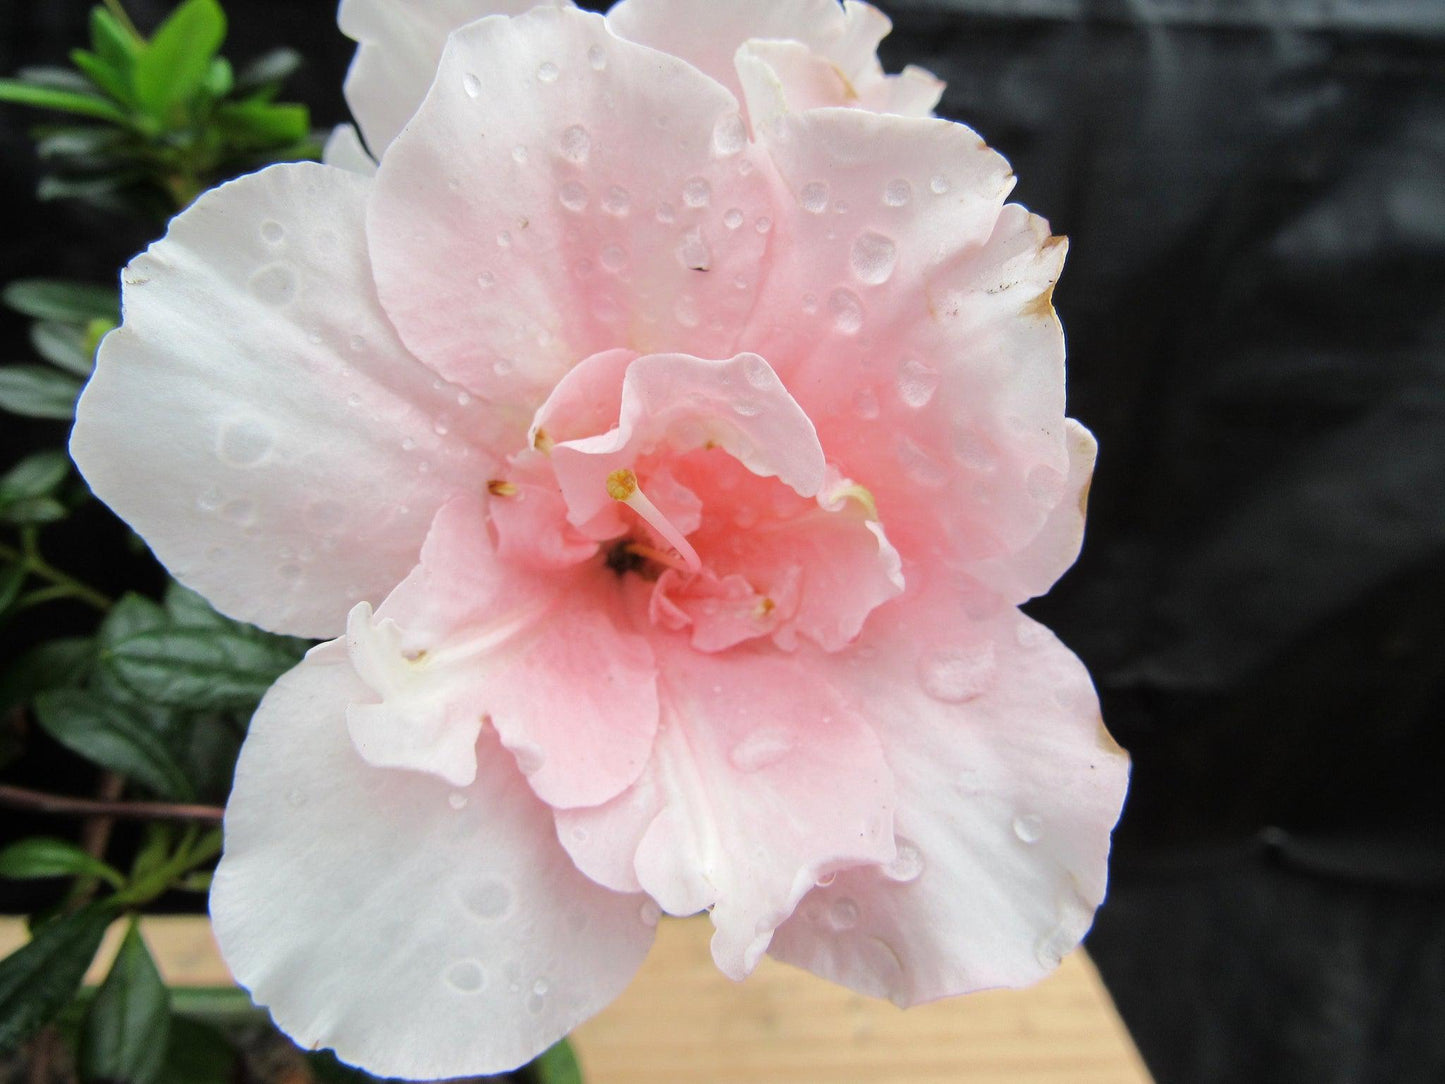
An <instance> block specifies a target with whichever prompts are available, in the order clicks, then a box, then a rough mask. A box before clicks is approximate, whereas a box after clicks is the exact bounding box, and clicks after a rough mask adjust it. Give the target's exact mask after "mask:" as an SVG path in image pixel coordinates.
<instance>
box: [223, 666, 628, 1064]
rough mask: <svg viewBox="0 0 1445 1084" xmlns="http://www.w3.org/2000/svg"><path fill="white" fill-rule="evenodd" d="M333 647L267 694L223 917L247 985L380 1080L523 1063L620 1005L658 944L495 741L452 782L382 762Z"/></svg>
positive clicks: (229, 860)
mask: <svg viewBox="0 0 1445 1084" xmlns="http://www.w3.org/2000/svg"><path fill="white" fill-rule="evenodd" d="M338 648H339V645H335V644H329V645H326V646H325V647H323V648H321V649H318V650H317V651H314V652H313V653H312V654H311V655H310V656H308V658H307V659H306V661H304V662H303V663H302V664H301V665H300V666H299V667H297V668H296V669H295V670H293V671H292V672H291V673H290V674H288V675H287V676H286V677H284V678H282V679H281V681H280V682H279V683H278V684H277V685H276V686H275V688H273V689H272V690H271V692H270V693H268V694H267V696H266V699H265V700H264V701H263V702H262V705H261V709H260V711H259V712H258V713H257V715H256V717H255V719H254V720H253V721H252V723H251V730H250V736H249V737H248V738H247V740H246V744H245V747H244V748H243V750H242V752H241V759H240V763H239V765H238V767H237V772H236V782H235V789H234V790H233V791H232V793H231V799H230V804H229V806H228V807H227V810H226V853H225V856H224V858H223V859H222V861H221V865H220V868H219V870H218V871H217V873H216V879H215V886H214V888H213V890H212V893H211V918H212V921H213V923H214V926H215V931H216V936H217V939H218V941H219V942H220V945H221V950H222V952H223V954H224V955H225V958H226V961H227V963H228V964H229V965H230V967H231V970H232V972H233V973H234V974H235V976H236V978H237V981H239V982H240V983H241V984H242V985H243V986H245V987H246V988H247V989H249V990H250V991H251V993H252V996H253V997H255V999H256V1000H257V1002H258V1003H260V1004H262V1005H265V1006H267V1007H268V1008H269V1009H270V1011H271V1014H272V1016H273V1017H274V1018H275V1020H276V1023H277V1025H278V1026H279V1027H280V1028H281V1029H282V1030H283V1031H285V1032H286V1033H287V1034H288V1035H290V1036H291V1037H292V1038H293V1039H294V1040H295V1041H296V1042H297V1043H298V1044H299V1045H300V1046H301V1047H302V1048H315V1047H319V1046H329V1047H332V1048H334V1049H335V1050H336V1052H337V1054H338V1056H339V1057H340V1058H341V1059H342V1060H343V1061H345V1062H348V1063H350V1064H355V1065H360V1066H362V1067H364V1068H365V1069H366V1070H367V1071H368V1072H371V1073H375V1074H377V1075H379V1076H384V1077H404V1078H406V1079H408V1080H417V1079H423V1080H433V1079H437V1078H441V1077H458V1076H472V1075H474V1074H478V1073H496V1072H501V1071H504V1070H508V1069H511V1068H513V1067H515V1066H517V1065H519V1064H521V1063H523V1062H525V1061H527V1060H528V1059H530V1058H532V1057H533V1056H534V1055H536V1054H538V1053H540V1052H541V1051H542V1050H544V1049H545V1048H546V1047H547V1046H549V1045H550V1044H551V1043H553V1042H555V1041H556V1040H557V1039H559V1038H561V1037H562V1036H563V1035H565V1034H567V1033H568V1032H569V1031H570V1030H571V1029H572V1028H574V1027H575V1026H576V1025H577V1024H579V1023H580V1022H581V1021H583V1020H584V1019H586V1018H587V1017H589V1016H591V1015H592V1014H593V1013H595V1012H597V1011H598V1010H599V1009H601V1008H602V1007H603V1006H604V1005H606V1004H607V1003H608V1002H609V1001H611V1000H612V999H613V998H614V997H616V996H617V994H618V993H619V992H620V991H621V990H622V988H623V987H624V986H625V985H626V984H627V982H628V981H629V979H630V978H631V977H632V974H633V973H634V971H635V970H636V969H637V966H638V965H639V964H640V963H641V961H642V958H643V956H644V955H645V954H646V952H647V949H648V947H649V946H650V944H651V942H652V932H653V931H652V929H651V927H650V926H649V925H648V923H647V922H646V921H645V918H646V917H647V916H646V912H645V911H644V910H643V908H642V901H641V900H639V898H638V897H635V896H632V897H629V896H624V895H618V894H616V893H613V892H609V891H607V890H606V889H603V888H600V887H598V886H597V885H596V884H595V883H593V882H592V881H590V880H588V879H587V878H586V877H584V876H583V875H582V874H581V873H579V872H578V871H577V870H576V869H575V867H574V866H573V865H572V863H571V861H569V860H568V858H567V855H566V854H565V853H564V852H563V850H562V849H561V848H560V847H559V846H558V845H557V842H556V839H555V836H554V834H553V829H552V823H551V818H550V817H549V815H548V811H547V808H546V807H545V806H544V805H543V804H542V803H541V802H539V801H538V800H537V799H536V798H534V797H533V796H532V795H531V793H530V792H529V791H528V789H527V786H526V783H525V782H524V781H523V779H522V777H521V775H520V774H519V773H518V772H517V770H516V767H515V766H514V764H513V763H512V758H511V757H510V756H508V755H507V754H506V753H505V752H504V751H503V750H502V749H501V748H500V747H499V746H497V744H496V743H495V741H492V740H483V742H482V744H481V745H480V747H479V754H480V756H479V771H478V776H477V779H476V782H475V783H473V784H472V785H471V786H468V787H466V788H464V789H455V788H453V787H450V786H448V785H447V784H446V783H444V782H442V781H441V780H439V779H436V778H434V777H431V776H428V775H422V774H418V773H412V772H397V771H384V770H379V769H376V768H372V767H369V766H368V765H367V764H365V763H364V762H363V761H362V760H361V759H360V758H359V757H358V756H357V755H356V754H355V752H354V750H353V749H352V748H351V743H350V741H349V740H348V738H347V735H346V726H345V723H344V721H343V718H342V715H343V711H344V709H345V706H346V705H347V704H348V703H349V702H351V701H353V700H355V699H357V698H360V697H363V696H365V694H366V686H365V685H364V684H362V683H361V682H360V681H359V680H358V678H357V677H356V675H355V673H354V672H353V671H352V669H351V667H350V666H348V665H347V664H346V662H345V656H344V653H343V652H341V651H339V650H338Z"/></svg>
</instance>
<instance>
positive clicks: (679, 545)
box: [607, 467, 702, 572]
mask: <svg viewBox="0 0 1445 1084" xmlns="http://www.w3.org/2000/svg"><path fill="white" fill-rule="evenodd" d="M607 495H608V496H609V497H611V498H612V499H613V500H614V501H619V502H621V503H622V504H625V505H627V507H628V508H631V509H632V510H633V511H634V512H636V513H637V514H638V515H639V516H641V517H642V519H643V520H645V521H646V522H647V524H648V525H649V526H650V527H652V529H653V530H655V531H656V532H657V533H658V534H660V535H662V537H663V538H665V539H666V540H667V542H668V544H669V545H671V546H672V548H673V549H675V550H677V552H678V554H679V555H680V556H681V557H682V559H683V562H684V563H685V564H686V565H687V570H688V571H689V572H697V571H699V570H700V569H701V568H702V558H700V557H698V555H697V550H695V549H693V548H692V543H691V542H689V541H688V540H687V537H686V536H685V535H684V534H683V533H682V532H681V531H679V530H678V529H677V528H676V527H674V526H673V525H672V523H671V522H669V520H668V518H667V517H666V516H664V515H663V514H662V511H661V509H659V508H658V507H657V505H655V504H653V503H652V501H651V500H649V499H648V497H647V494H646V493H643V492H642V489H641V487H640V486H638V484H637V475H636V474H634V473H633V472H632V471H631V470H629V469H628V468H627V467H623V468H622V469H621V470H615V471H613V472H612V473H611V474H609V475H608V476H607Z"/></svg>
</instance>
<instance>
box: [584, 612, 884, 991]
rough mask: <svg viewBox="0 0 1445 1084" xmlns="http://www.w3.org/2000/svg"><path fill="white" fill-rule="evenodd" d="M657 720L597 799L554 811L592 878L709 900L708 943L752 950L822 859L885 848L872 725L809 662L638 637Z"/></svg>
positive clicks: (738, 968)
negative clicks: (620, 789)
mask: <svg viewBox="0 0 1445 1084" xmlns="http://www.w3.org/2000/svg"><path fill="white" fill-rule="evenodd" d="M653 648H654V650H655V651H656V652H657V653H658V657H659V662H660V672H661V675H662V676H661V679H660V680H661V683H662V684H661V697H662V705H663V716H664V724H663V727H662V729H661V730H660V731H659V733H658V738H657V745H656V749H655V751H654V753H653V757H652V761H651V763H650V764H649V766H648V770H647V771H646V772H645V773H644V775H643V777H642V779H641V780H640V781H639V782H638V784H637V785H636V786H635V787H633V788H632V789H631V790H629V791H628V792H626V793H624V794H623V795H622V796H620V797H619V798H617V799H615V800H614V801H613V802H611V803H609V804H608V805H605V806H601V807H599V808H595V809H579V810H571V811H563V812H559V813H558V815H557V832H558V838H559V839H561V840H562V843H563V845H564V846H565V847H567V849H568V851H569V852H570V853H571V854H572V856H573V858H574V859H575V860H576V861H577V863H578V865H579V867H580V868H581V869H583V870H584V871H586V872H587V873H588V874H589V875H591V876H593V877H594V878H596V879H598V880H599V881H600V882H601V883H603V884H609V885H628V886H630V885H631V884H633V883H634V879H635V883H636V884H638V885H640V886H641V887H642V888H643V889H645V890H646V891H647V892H648V893H649V894H650V895H651V896H652V897H653V898H654V899H655V900H656V901H657V902H658V904H659V905H660V906H661V907H662V908H663V909H664V910H666V911H668V912H669V913H671V914H679V915H681V914H691V913H693V912H696V911H700V910H703V909H704V908H708V907H711V908H712V920H713V924H714V926H715V927H716V933H715V934H714V937H713V958H714V959H715V960H716V961H717V965H718V967H720V968H721V969H722V970H723V972H724V973H725V974H727V975H729V976H731V977H732V978H742V977H743V976H744V975H746V974H747V973H748V972H750V971H751V970H752V969H753V967H754V966H756V964H757V961H758V959H759V958H760V957H761V955H762V953H763V952H764V950H765V949H766V948H767V945H768V941H769V939H770V938H771V936H772V931H773V929H774V927H775V926H776V925H777V924H778V923H780V922H782V921H783V920H784V919H786V918H787V916H788V915H789V914H791V913H792V910H793V907H794V905H795V904H796V903H797V901H798V900H799V899H801V898H802V896H803V894H804V893H806V892H807V891H808V889H809V888H810V887H811V886H812V885H813V883H814V882H815V881H817V880H818V879H819V878H820V877H823V876H825V875H827V874H828V873H830V872H831V871H833V870H836V869H839V868H842V867H844V866H851V865H855V864H857V863H860V862H885V863H886V862H888V861H890V860H891V859H892V858H893V856H894V852H893V842H892V832H891V808H892V789H893V784H892V780H891V777H890V774H889V771H888V768H887V766H886V765H885V763H884V761H883V758H882V756H881V753H880V751H879V748H878V742H877V739H876V738H875V737H874V736H873V734H872V732H871V731H870V730H869V728H868V727H867V725H866V724H864V723H863V722H862V720H861V719H860V718H859V717H858V716H857V715H856V714H855V713H854V712H852V711H851V710H850V709H849V708H848V707H847V706H846V705H845V704H844V703H843V702H842V700H841V699H840V698H839V696H838V695H837V693H836V692H835V691H834V690H833V689H832V688H831V687H830V686H829V684H828V683H827V681H826V680H825V679H823V678H822V676H821V675H820V674H819V673H818V672H817V671H814V670H811V669H809V668H805V667H801V666H799V665H798V664H797V662H796V661H794V660H792V659H787V658H782V657H778V656H776V655H766V654H760V653H753V652H749V651H747V650H745V649H738V650H734V651H730V652H724V653H722V654H716V655H708V654H702V653H700V652H697V651H694V650H693V649H692V648H691V647H690V646H688V645H687V643H686V642H685V641H681V640H679V639H678V638H676V637H672V636H667V635H659V636H655V637H653Z"/></svg>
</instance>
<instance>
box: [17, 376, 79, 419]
mask: <svg viewBox="0 0 1445 1084" xmlns="http://www.w3.org/2000/svg"><path fill="white" fill-rule="evenodd" d="M80 388H81V384H80V381H79V380H76V379H75V378H74V377H72V376H68V375H67V374H65V373H58V372H56V371H55V370H54V369H50V368H47V367H46V366H44V365H7V366H5V367H4V368H0V410H8V411H9V412H10V413H11V414H19V415H21V416H22V417H25V418H51V419H55V420H69V419H71V418H74V417H75V401H76V400H77V399H79V398H80Z"/></svg>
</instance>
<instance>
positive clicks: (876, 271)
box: [848, 230, 898, 286]
mask: <svg viewBox="0 0 1445 1084" xmlns="http://www.w3.org/2000/svg"><path fill="white" fill-rule="evenodd" d="M848 262H849V263H850V265H851V266H852V268H853V274H854V275H855V276H856V277H857V279H858V281H860V282H866V283H868V284H869V285H871V286H878V285H881V284H882V283H885V282H887V281H888V279H889V277H890V276H891V275H892V274H893V269H894V267H896V266H897V265H898V246H897V245H896V244H894V243H893V239H892V238H891V237H884V236H883V235H882V234H881V233H874V232H873V231H872V230H868V231H866V232H864V233H860V234H859V235H858V238H857V240H855V241H854V242H853V250H852V252H850V253H849V256H848Z"/></svg>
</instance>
